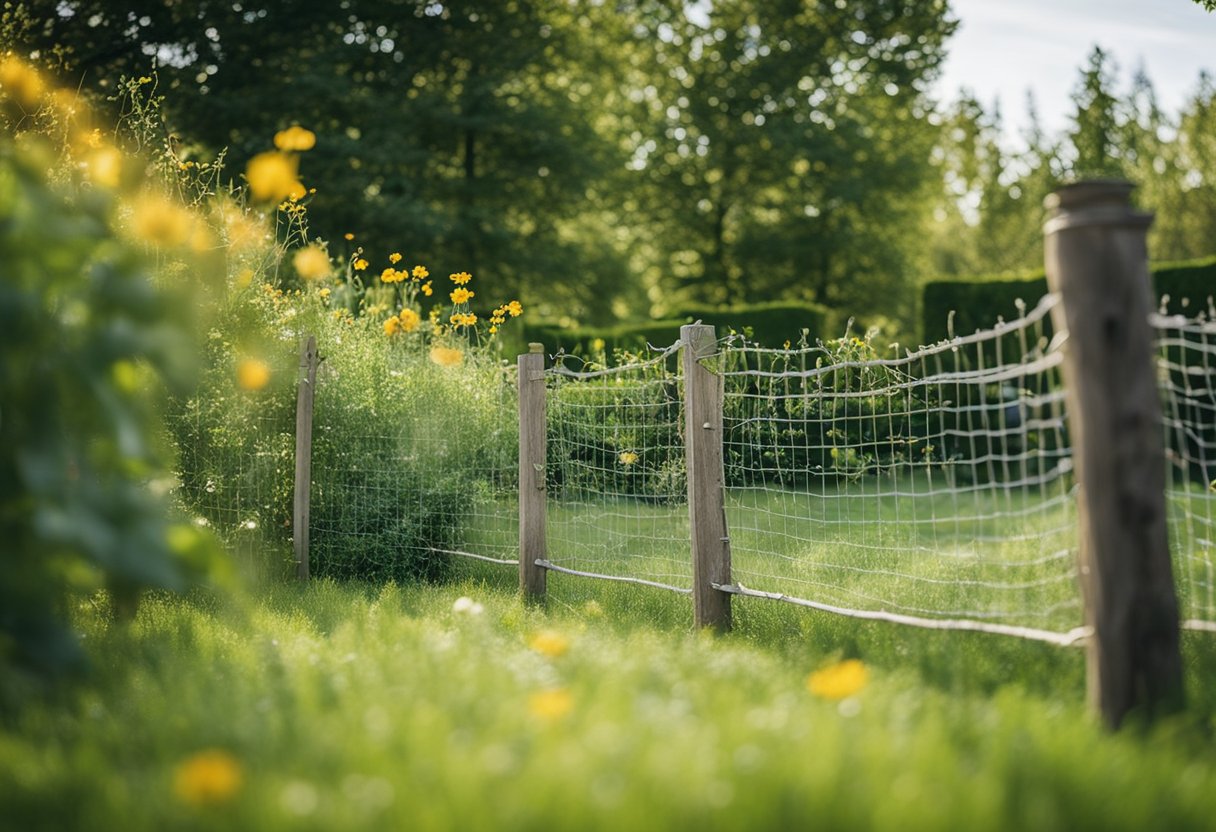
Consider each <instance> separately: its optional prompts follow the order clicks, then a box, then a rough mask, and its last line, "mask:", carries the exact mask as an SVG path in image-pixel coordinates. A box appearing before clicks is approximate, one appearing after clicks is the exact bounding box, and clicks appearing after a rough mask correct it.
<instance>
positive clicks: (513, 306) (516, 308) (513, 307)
mask: <svg viewBox="0 0 1216 832" xmlns="http://www.w3.org/2000/svg"><path fill="white" fill-rule="evenodd" d="M507 312H508V313H509V314H510V315H511V317H512V318H518V317H519V316H520V315H522V314H524V308H523V306H522V305H521V304H520V302H519V301H517V300H513V301H511V302H510V303H508V304H507Z"/></svg>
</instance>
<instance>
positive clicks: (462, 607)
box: [452, 595, 486, 616]
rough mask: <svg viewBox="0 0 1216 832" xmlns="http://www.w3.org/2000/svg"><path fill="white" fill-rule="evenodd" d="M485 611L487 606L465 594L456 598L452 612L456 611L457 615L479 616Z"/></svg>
mask: <svg viewBox="0 0 1216 832" xmlns="http://www.w3.org/2000/svg"><path fill="white" fill-rule="evenodd" d="M485 611H486V608H485V607H483V606H482V605H481V604H479V603H478V602H476V601H474V600H473V599H472V598H469V597H467V596H464V595H461V596H460V597H459V598H457V599H456V601H455V603H453V604H452V612H454V613H456V614H457V615H469V616H477V615H481V614H482V613H483V612H485Z"/></svg>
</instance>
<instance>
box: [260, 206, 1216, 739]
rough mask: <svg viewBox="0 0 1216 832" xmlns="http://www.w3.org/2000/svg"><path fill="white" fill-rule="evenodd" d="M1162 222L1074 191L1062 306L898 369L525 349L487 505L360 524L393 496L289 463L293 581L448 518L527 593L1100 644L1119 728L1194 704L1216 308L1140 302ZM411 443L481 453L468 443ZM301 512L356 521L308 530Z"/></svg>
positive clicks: (400, 507)
mask: <svg viewBox="0 0 1216 832" xmlns="http://www.w3.org/2000/svg"><path fill="white" fill-rule="evenodd" d="M1145 227H1146V221H1145V220H1144V218H1142V217H1140V216H1139V215H1135V214H1134V213H1132V212H1131V211H1130V209H1129V208H1128V206H1127V200H1126V190H1125V189H1122V186H1115V185H1111V184H1110V183H1104V184H1099V185H1079V186H1073V187H1072V189H1065V190H1064V191H1062V192H1061V196H1060V197H1059V198H1058V201H1057V203H1056V205H1055V207H1054V218H1053V220H1052V221H1051V223H1049V226H1048V235H1047V242H1048V246H1047V261H1048V276H1049V282H1050V284H1051V292H1050V293H1049V294H1048V295H1047V296H1046V297H1044V298H1043V299H1042V300H1041V301H1039V302H1038V303H1037V304H1036V305H1035V306H1033V307H1022V308H1021V313H1020V315H1019V317H1018V318H1017V319H1016V320H1012V321H1008V322H1001V323H999V324H998V325H997V326H995V327H993V328H992V329H989V330H986V331H981V332H976V333H974V334H970V335H963V336H954V337H951V338H949V339H948V340H946V341H943V342H941V343H938V344H936V345H934V346H930V347H925V348H921V349H919V350H917V351H915V352H906V353H905V354H904V355H903V356H902V357H898V358H893V359H882V358H878V357H876V354H875V353H874V352H873V350H872V349H871V347H870V345H869V343H868V342H867V341H866V339H864V338H849V337H846V338H843V339H838V340H836V341H832V342H828V343H827V344H817V345H814V346H810V345H799V346H796V347H794V348H787V349H768V348H762V347H759V346H757V345H755V344H752V343H749V342H748V341H747V340H746V339H743V338H741V337H738V336H735V335H733V334H727V335H725V336H722V337H718V336H717V334H716V333H715V332H714V330H713V328H712V327H707V326H702V325H700V324H694V325H689V326H686V327H684V328H683V330H682V332H681V338H680V340H679V341H677V342H676V343H674V344H672V345H670V346H668V347H667V348H665V349H654V350H652V351H650V352H649V353H647V354H645V355H643V356H640V357H638V358H636V359H635V360H629V361H626V362H625V363H623V364H621V365H620V366H614V367H604V366H597V365H592V364H587V363H584V362H582V361H580V360H578V359H574V358H571V357H569V356H564V355H560V354H559V355H557V356H554V357H553V359H552V360H551V361H550V362H549V366H547V367H546V366H545V365H546V361H545V359H546V357H545V356H544V355H543V354H541V350H542V349H543V348H542V347H541V346H540V345H533V349H532V351H530V352H529V353H528V354H525V355H523V356H521V357H520V359H519V363H518V367H517V368H512V369H513V371H514V372H513V373H505V374H504V375H503V376H502V383H501V385H500V387H501V390H500V391H498V392H497V393H496V394H495V395H496V396H497V399H496V401H497V405H496V407H497V411H496V412H497V413H498V419H497V420H496V423H497V427H498V430H500V431H509V432H512V433H513V434H514V436H515V437H516V438H517V439H518V443H517V444H516V443H506V444H504V443H496V444H493V445H492V446H491V447H492V448H493V449H495V450H493V451H492V452H491V451H488V450H487V449H486V448H478V449H474V448H470V449H468V453H475V454H477V459H476V464H477V465H478V466H479V471H480V475H479V476H480V479H479V482H481V483H483V484H484V488H481V490H480V493H478V494H477V495H475V498H472V497H471V498H469V499H467V500H461V501H460V502H459V503H458V504H445V505H443V506H440V507H436V506H434V505H428V504H427V501H428V496H427V495H428V493H429V492H428V489H427V488H417V487H415V488H411V489H406V490H405V491H403V494H407V493H408V500H403V501H402V502H401V503H400V504H397V508H396V509H395V511H396V512H397V514H396V516H395V517H391V518H385V517H366V516H364V515H363V514H362V509H361V506H362V504H363V502H364V500H363V499H362V497H363V495H362V494H361V493H360V491H361V489H366V488H375V489H383V488H392V487H394V486H393V485H392V483H393V482H394V480H393V479H392V478H385V477H382V476H379V475H378V474H376V473H375V472H368V476H367V482H366V483H364V484H362V485H361V484H360V480H359V478H358V477H355V478H352V477H350V476H343V477H339V478H338V480H340V481H341V483H345V486H340V485H339V484H338V482H337V481H335V480H334V479H333V477H334V475H335V473H336V472H335V470H334V466H333V465H332V464H331V465H329V466H325V467H322V468H321V469H319V470H318V469H314V470H312V471H311V472H307V471H304V472H297V473H298V476H299V477H300V482H301V483H311V487H310V488H300V489H297V493H296V501H297V502H296V507H297V520H296V522H297V526H296V534H295V540H296V543H297V547H298V548H299V551H298V556H297V560H298V562H299V564H300V569H301V574H305V573H306V571H307V563H308V560H307V558H308V554H307V549H306V547H303V546H302V545H301V544H302V543H304V542H306V541H307V542H310V543H311V547H312V548H313V549H314V551H315V550H316V548H317V547H318V545H321V546H325V547H327V549H328V551H330V552H333V551H338V550H340V549H342V548H343V547H346V546H350V545H351V544H352V541H353V540H354V539H355V538H357V537H358V536H359V535H360V534H361V533H362V531H361V529H362V528H363V525H367V526H368V527H369V528H370V527H372V526H376V525H377V524H379V525H383V524H384V523H385V522H386V520H387V522H390V523H401V524H410V523H415V524H416V523H417V518H418V517H419V516H422V515H427V514H428V513H429V514H435V513H436V512H439V513H443V512H448V513H450V514H457V513H458V514H460V515H461V518H460V519H461V521H462V522H461V523H459V524H456V523H448V524H444V523H442V522H440V523H438V524H437V525H438V526H443V527H445V528H456V527H457V526H459V528H460V529H461V531H460V533H459V535H458V536H456V537H449V538H447V539H445V540H443V541H439V542H435V541H432V542H431V543H429V544H427V548H428V554H429V555H431V556H434V557H442V558H452V557H468V558H472V559H477V560H482V561H489V562H493V563H497V564H502V565H509V566H511V567H513V568H514V567H518V569H519V570H520V582H521V588H522V590H523V591H524V593H525V594H526V595H528V596H529V597H533V598H535V597H542V596H543V595H544V593H545V589H546V575H547V574H548V573H550V572H559V573H566V574H571V575H578V576H585V577H589V578H594V579H603V580H613V581H622V582H628V583H636V584H640V585H645V586H649V587H655V588H659V589H664V590H669V591H673V592H678V593H682V594H687V595H690V596H692V598H693V607H694V618H695V620H696V622H697V623H698V624H699V625H703V626H713V627H717V628H720V629H725V628H728V627H729V626H730V615H731V599H732V598H762V599H770V600H775V601H782V602H788V603H793V604H797V605H802V606H806V607H811V608H815V609H819V610H823V611H828V612H833V613H838V614H842V615H848V616H854V617H857V618H864V619H875V620H884V621H889V622H893V623H901V624H906V625H912V626H919V627H927V628H934V629H955V630H972V631H983V632H988V633H995V634H1004V635H1010V636H1018V637H1022V638H1027V639H1033V640H1038V641H1043V642H1048V643H1052V644H1058V645H1085V646H1086V647H1087V650H1088V653H1089V657H1090V670H1091V678H1093V679H1096V680H1098V681H1095V682H1094V684H1092V685H1091V690H1092V691H1094V699H1095V704H1096V705H1098V707H1099V708H1101V710H1102V712H1103V714H1104V715H1105V717H1106V719H1107V720H1108V721H1109V722H1110V723H1111V724H1118V722H1119V720H1120V719H1121V718H1122V715H1123V713H1125V712H1126V710H1127V709H1128V708H1130V707H1131V706H1132V705H1133V704H1134V703H1135V702H1136V701H1137V697H1139V698H1141V699H1143V698H1144V697H1145V696H1147V697H1148V699H1149V700H1150V701H1154V700H1156V699H1161V698H1168V697H1169V696H1171V695H1173V693H1175V692H1176V688H1177V686H1178V684H1180V666H1179V665H1178V660H1177V655H1178V639H1179V636H1178V630H1179V627H1180V626H1181V627H1182V628H1184V629H1191V630H1200V631H1210V632H1216V557H1214V555H1213V548H1214V547H1216V542H1214V541H1216V393H1214V392H1213V387H1214V386H1216V385H1214V384H1213V375H1212V370H1213V365H1214V364H1216V316H1214V315H1213V314H1212V310H1211V309H1210V308H1208V309H1204V310H1201V311H1200V312H1199V313H1197V314H1195V315H1194V316H1192V317H1189V318H1183V317H1178V316H1174V317H1167V316H1164V315H1160V314H1153V313H1151V312H1150V310H1149V308H1148V307H1149V304H1148V298H1149V294H1150V292H1149V285H1148V272H1147V261H1146V257H1145V256H1144V252H1143V237H1144V228H1145ZM1209 304H1210V302H1209ZM308 362H309V360H308V351H307V349H306V350H305V361H304V364H303V367H302V375H303V376H304V377H307V375H308V373H309V363H308ZM324 376H325V373H324V367H322V371H321V373H320V374H319V377H318V379H317V382H316V386H317V387H318V388H320V387H322V386H323V385H324V380H325V379H324ZM310 386H311V385H308V384H306V385H302V388H303V387H310ZM307 398H308V397H307V396H305V395H303V394H302V395H301V398H300V405H301V408H303V407H306V406H307V405H306V401H305V400H306V399H307ZM315 418H316V420H317V427H316V428H315V430H317V431H320V432H323V431H324V430H325V428H324V424H325V418H326V416H325V413H324V408H323V407H321V406H320V405H318V407H317V409H316V412H315ZM410 431H411V443H412V444H411V445H410V447H411V448H417V446H418V443H419V442H423V443H427V442H429V443H435V444H439V445H443V446H444V447H445V448H446V449H447V450H448V451H449V452H448V453H447V454H446V456H445V457H444V458H446V459H453V458H460V457H461V456H464V455H467V454H466V453H465V452H463V451H459V449H457V450H458V452H457V453H455V454H453V453H451V452H450V451H451V450H452V447H451V446H452V444H453V443H457V442H459V431H454V430H453V429H452V426H451V425H444V424H431V425H429V426H427V427H426V428H425V429H418V428H417V427H414V428H411V429H410ZM299 436H300V433H299V432H297V438H299ZM367 441H368V442H369V443H372V444H374V445H378V446H379V447H380V448H389V449H397V450H395V451H392V452H390V453H387V458H386V459H382V462H383V463H384V464H387V465H390V466H395V468H396V470H397V471H398V472H399V473H400V476H403V477H408V476H414V477H423V478H425V477H427V476H430V475H431V474H432V473H433V472H427V471H422V472H419V471H411V464H412V460H413V459H414V458H415V457H414V456H413V455H412V454H411V453H410V452H408V449H406V450H402V449H403V448H405V446H404V445H403V443H402V442H401V441H400V437H397V436H390V435H385V436H368V437H367ZM280 444H281V443H280ZM506 449H509V452H508V451H507V450H506ZM516 450H517V451H518V455H517V456H515V452H516ZM383 456H385V454H382V457H383ZM309 457H310V454H309V453H308V449H307V448H306V447H305V446H304V445H301V446H300V453H299V454H297V463H298V464H300V465H306V464H308V458H309ZM374 457H375V455H374V454H371V455H369V454H358V453H353V452H352V453H351V454H350V458H351V459H352V460H353V459H368V458H374ZM340 467H341V466H340V465H339V466H338V468H340ZM347 474H349V472H347ZM352 483H353V485H352ZM343 487H345V489H346V490H345V491H343V490H342V488H343ZM309 494H311V495H312V496H313V497H314V499H315V498H316V497H318V496H320V495H324V496H325V499H327V500H328V501H329V503H330V504H331V505H335V504H336V505H344V506H347V507H348V509H347V511H348V513H349V514H350V518H348V519H351V518H353V519H351V522H342V523H337V524H330V525H326V524H323V523H317V522H315V521H313V522H311V523H310V522H309V521H308V520H307V518H306V516H305V515H304V514H302V513H301V512H302V511H304V510H306V508H307V506H306V505H304V504H303V501H306V500H307V497H308V495H309ZM381 496H383V495H381ZM374 502H375V504H376V505H378V506H383V505H385V504H386V502H385V500H383V499H378V500H376V501H374ZM388 502H389V503H392V500H389V501H388ZM331 516H332V513H331ZM1167 529H1168V541H1169V549H1168V550H1167V549H1166V540H1167ZM411 539H415V540H416V539H417V538H416V536H415V537H414V538H411ZM377 540H380V541H383V538H382V537H381V538H377ZM411 545H416V544H411ZM1129 627H1131V628H1133V629H1131V630H1129V629H1128V628H1129ZM1136 627H1140V628H1141V629H1140V630H1135V629H1134V628H1136ZM1176 670H1177V672H1175V671H1176ZM1146 676H1147V677H1150V678H1149V681H1148V682H1146V681H1145V679H1146ZM1112 691H1116V693H1112ZM1137 691H1140V693H1137ZM1144 691H1147V694H1145V693H1144Z"/></svg>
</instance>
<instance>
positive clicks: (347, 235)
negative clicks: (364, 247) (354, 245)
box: [342, 231, 355, 242]
mask: <svg viewBox="0 0 1216 832" xmlns="http://www.w3.org/2000/svg"><path fill="white" fill-rule="evenodd" d="M342 239H343V240H346V241H347V242H350V241H351V240H353V239H355V235H354V234H351V233H350V232H349V231H347V232H346V233H345V234H343V235H342Z"/></svg>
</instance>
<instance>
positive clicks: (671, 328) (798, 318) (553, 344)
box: [523, 301, 839, 355]
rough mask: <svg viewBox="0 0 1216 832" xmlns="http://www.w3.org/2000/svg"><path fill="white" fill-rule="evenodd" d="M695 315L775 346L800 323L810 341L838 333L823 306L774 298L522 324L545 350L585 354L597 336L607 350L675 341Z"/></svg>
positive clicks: (798, 333) (793, 335) (795, 336)
mask: <svg viewBox="0 0 1216 832" xmlns="http://www.w3.org/2000/svg"><path fill="white" fill-rule="evenodd" d="M698 320H699V321H701V322H702V323H705V324H710V325H712V326H715V327H717V329H718V333H719V334H720V335H721V334H726V333H727V332H728V331H731V330H733V331H735V332H747V333H748V337H749V338H751V339H752V340H754V341H756V342H758V343H760V344H763V345H764V346H769V347H780V346H782V345H783V344H784V343H785V342H786V341H789V342H790V343H791V344H796V343H798V340H799V339H800V338H801V337H802V330H803V329H805V330H807V340H808V341H809V342H810V343H814V342H815V340H816V339H817V338H829V337H834V336H835V335H837V334H839V333H837V332H835V328H836V327H835V321H834V318H833V317H832V316H831V314H830V312H829V310H827V309H826V308H824V307H822V306H817V305H815V304H810V303H792V302H788V301H776V302H772V303H757V304H749V305H744V306H732V307H716V306H687V307H684V308H681V309H679V310H677V312H676V314H675V315H674V316H673V317H671V318H666V319H664V320H660V321H646V322H643V323H633V324H618V325H616V326H609V327H575V328H563V327H561V326H558V325H557V324H555V323H546V322H539V323H529V324H525V326H524V328H523V338H524V340H525V341H538V342H540V343H542V344H544V345H545V352H550V353H552V352H556V351H557V350H559V349H561V350H564V351H565V352H567V353H570V354H574V355H587V354H589V353H591V352H594V350H593V349H592V344H593V343H594V342H595V341H596V340H597V339H598V340H602V341H603V342H604V347H603V348H604V350H605V351H606V352H608V353H611V352H612V351H613V350H616V349H621V350H628V351H630V352H638V351H641V350H643V349H645V348H646V345H647V344H651V345H653V346H655V347H659V348H663V347H667V346H669V345H671V344H673V343H675V342H676V341H677V340H678V339H679V337H680V327H681V326H683V325H684V324H689V323H693V322H694V321H698Z"/></svg>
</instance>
